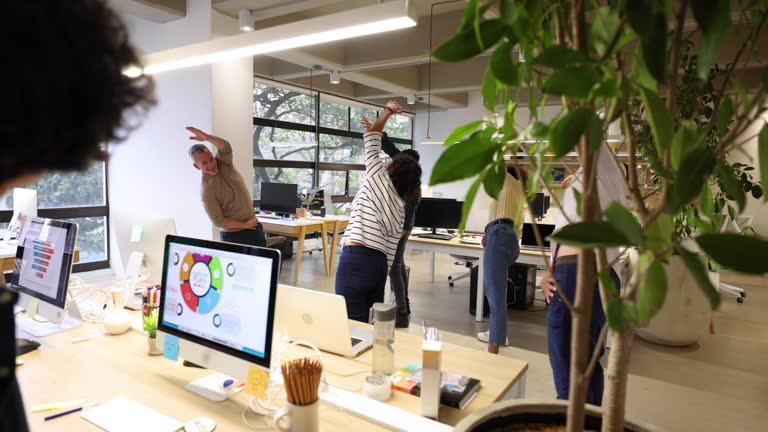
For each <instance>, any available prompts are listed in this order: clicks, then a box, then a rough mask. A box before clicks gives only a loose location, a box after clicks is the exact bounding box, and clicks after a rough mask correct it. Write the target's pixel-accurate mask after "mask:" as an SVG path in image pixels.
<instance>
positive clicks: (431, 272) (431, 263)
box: [429, 252, 435, 282]
mask: <svg viewBox="0 0 768 432" xmlns="http://www.w3.org/2000/svg"><path fill="white" fill-rule="evenodd" d="M430 254H431V255H432V256H431V257H430V258H429V281H430V282H434V281H435V253H434V252H430Z"/></svg>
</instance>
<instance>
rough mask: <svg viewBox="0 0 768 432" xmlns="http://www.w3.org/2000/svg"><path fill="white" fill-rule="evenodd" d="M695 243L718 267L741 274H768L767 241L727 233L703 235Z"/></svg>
mask: <svg viewBox="0 0 768 432" xmlns="http://www.w3.org/2000/svg"><path fill="white" fill-rule="evenodd" d="M696 243H698V244H699V246H700V247H701V249H702V250H703V251H704V252H706V254H707V255H709V256H710V257H712V258H713V259H714V260H715V261H717V262H718V263H719V264H720V265H723V266H725V267H729V268H731V269H733V270H736V271H738V272H742V273H749V274H764V273H768V259H766V257H768V241H765V240H761V239H759V238H757V237H751V236H746V235H741V234H730V233H729V234H705V235H702V236H699V237H697V238H696Z"/></svg>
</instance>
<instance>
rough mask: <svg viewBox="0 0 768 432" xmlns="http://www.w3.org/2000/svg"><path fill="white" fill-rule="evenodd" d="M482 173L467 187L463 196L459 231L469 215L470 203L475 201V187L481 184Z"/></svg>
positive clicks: (462, 230) (460, 231)
mask: <svg viewBox="0 0 768 432" xmlns="http://www.w3.org/2000/svg"><path fill="white" fill-rule="evenodd" d="M483 175H484V173H483V174H481V175H480V176H479V177H478V178H477V180H475V181H474V183H472V186H470V187H469V190H468V191H467V196H466V197H464V204H462V206H461V223H459V233H463V232H464V226H465V225H466V223H467V218H468V217H469V211H470V210H471V209H472V204H474V202H475V195H477V189H479V188H480V185H481V184H483V180H484V179H483Z"/></svg>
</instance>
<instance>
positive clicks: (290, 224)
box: [256, 215, 349, 285]
mask: <svg viewBox="0 0 768 432" xmlns="http://www.w3.org/2000/svg"><path fill="white" fill-rule="evenodd" d="M256 217H257V218H258V215H256ZM259 223H261V225H262V226H263V227H264V232H265V233H270V234H277V235H283V236H287V237H296V238H298V239H299V246H298V248H297V250H296V254H295V255H296V266H295V267H294V269H293V284H294V285H296V284H297V283H298V281H299V269H300V268H301V258H302V254H303V253H304V237H306V235H307V233H309V232H315V231H320V233H321V234H322V242H323V260H324V263H325V274H326V275H328V274H330V273H331V266H332V264H333V257H334V254H335V251H336V246H337V245H338V244H339V237H340V236H339V233H340V232H341V231H343V230H344V228H346V227H347V225H348V224H349V218H348V217H345V216H329V217H324V218H320V217H308V218H303V219H266V218H262V219H259ZM329 229H330V230H331V232H333V243H334V244H333V245H332V247H331V253H330V256H329V255H328V230H329Z"/></svg>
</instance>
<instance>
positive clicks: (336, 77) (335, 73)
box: [331, 70, 341, 84]
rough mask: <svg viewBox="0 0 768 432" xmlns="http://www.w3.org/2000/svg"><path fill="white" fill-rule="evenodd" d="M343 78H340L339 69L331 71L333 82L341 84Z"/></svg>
mask: <svg viewBox="0 0 768 432" xmlns="http://www.w3.org/2000/svg"><path fill="white" fill-rule="evenodd" d="M340 82H341V78H339V71H336V70H335V71H331V84H339V83H340Z"/></svg>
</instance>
